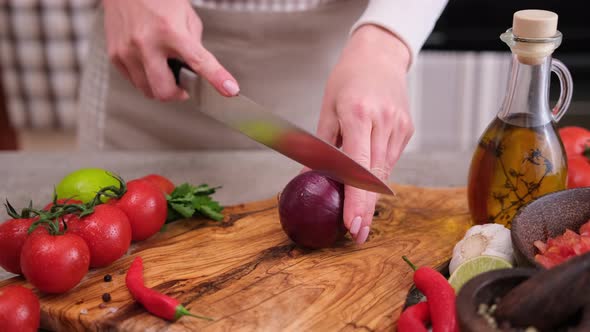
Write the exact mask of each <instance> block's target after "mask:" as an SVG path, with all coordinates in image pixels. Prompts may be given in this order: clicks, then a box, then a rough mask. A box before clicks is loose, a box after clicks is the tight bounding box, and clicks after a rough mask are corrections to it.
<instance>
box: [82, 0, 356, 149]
mask: <svg viewBox="0 0 590 332" xmlns="http://www.w3.org/2000/svg"><path fill="white" fill-rule="evenodd" d="M366 5H367V2H366V1H364V0H340V1H334V2H331V3H329V4H325V5H321V6H320V7H318V8H316V9H313V10H308V11H303V12H295V13H269V12H264V13H257V12H232V11H223V10H211V9H198V10H197V11H198V14H199V16H200V17H201V19H202V21H203V26H204V33H203V44H204V46H205V47H206V48H207V49H209V50H210V51H211V52H212V53H213V54H214V55H215V56H216V57H217V58H218V60H219V61H220V63H221V64H223V65H224V66H225V67H226V68H227V69H228V70H229V71H230V72H231V73H232V74H233V75H234V76H235V77H236V79H237V80H238V82H239V84H240V88H241V92H242V93H243V94H244V95H246V96H248V97H250V98H252V99H254V100H256V101H257V102H259V103H260V104H262V105H264V106H265V107H267V108H268V109H270V110H272V111H274V112H276V113H278V114H280V115H281V116H283V117H285V118H286V119H288V120H291V121H293V122H294V123H296V124H297V125H299V126H300V127H302V128H304V129H306V130H308V131H310V132H315V128H316V125H317V121H318V119H319V112H320V107H321V101H322V97H323V91H324V87H325V82H326V80H327V78H328V76H329V74H330V71H331V69H332V68H333V66H334V65H335V63H336V61H337V60H338V56H339V54H340V51H341V50H342V48H343V47H344V44H345V42H346V40H347V38H348V35H349V31H350V28H351V26H352V24H353V23H354V22H355V21H356V20H357V19H358V17H359V16H360V15H361V14H362V12H363V10H364V9H365V7H366ZM102 19H103V18H102V11H100V12H99V13H98V15H97V21H96V24H95V31H94V34H93V37H92V39H91V40H90V47H89V58H88V60H87V63H86V67H85V70H84V74H83V79H82V86H81V95H80V111H79V144H80V148H82V149H138V150H162V149H165V150H189V149H191V150H194V149H229V148H232V149H248V148H260V147H261V145H260V144H258V143H256V142H253V141H251V140H250V139H249V138H247V137H246V136H243V135H242V134H239V133H237V132H234V131H232V130H231V129H228V128H226V127H224V126H223V125H221V124H220V123H218V122H216V121H215V120H212V119H210V118H208V117H207V116H205V115H203V114H202V113H200V112H199V111H198V110H197V109H196V108H195V105H194V104H193V103H192V102H191V100H189V101H184V102H172V103H170V102H169V103H160V102H157V101H153V100H149V99H147V98H145V97H144V96H143V94H141V93H140V92H139V91H138V90H136V89H135V88H134V87H133V86H132V85H131V84H130V83H129V82H128V81H127V80H125V79H124V78H123V77H122V76H121V75H120V74H119V72H118V71H117V70H116V69H115V68H114V66H112V65H111V64H110V62H109V60H108V58H107V56H106V47H105V42H104V30H103V27H102V24H103V21H102Z"/></svg>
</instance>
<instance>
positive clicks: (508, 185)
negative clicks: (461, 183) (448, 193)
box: [468, 114, 567, 227]
mask: <svg viewBox="0 0 590 332" xmlns="http://www.w3.org/2000/svg"><path fill="white" fill-rule="evenodd" d="M555 147H558V148H555ZM560 147H561V141H560V139H559V137H558V135H557V134H556V130H555V128H554V125H553V123H552V122H549V123H546V124H537V125H536V124H534V123H531V119H530V117H529V116H528V115H519V114H517V115H513V116H510V117H508V118H507V119H504V120H502V119H500V118H499V117H496V119H495V120H494V121H493V122H492V123H491V124H490V125H489V127H488V129H487V130H486V131H485V133H484V135H483V136H482V138H481V139H480V141H479V143H478V145H477V148H476V150H475V154H474V156H473V160H472V164H471V168H470V172H469V183H470V185H469V188H468V196H469V209H470V211H471V214H472V217H473V219H474V220H475V221H476V223H479V224H481V223H499V224H503V225H505V226H507V227H510V222H511V221H512V218H513V217H514V214H515V213H516V211H517V210H518V209H519V208H520V207H522V206H523V205H524V204H526V203H527V202H529V201H531V200H533V199H536V198H538V197H539V196H542V195H544V194H546V193H549V192H552V191H556V190H560V189H563V188H565V186H566V184H567V163H566V158H565V157H564V155H563V154H562V153H561V148H560Z"/></svg>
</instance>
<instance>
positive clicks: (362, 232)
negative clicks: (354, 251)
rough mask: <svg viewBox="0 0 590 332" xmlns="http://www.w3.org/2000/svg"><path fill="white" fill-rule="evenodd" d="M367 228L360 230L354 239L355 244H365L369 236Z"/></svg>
mask: <svg viewBox="0 0 590 332" xmlns="http://www.w3.org/2000/svg"><path fill="white" fill-rule="evenodd" d="M369 231H370V229H369V226H365V227H363V228H361V230H360V231H359V235H358V236H357V237H356V243H357V244H363V243H365V241H367V237H368V236H369Z"/></svg>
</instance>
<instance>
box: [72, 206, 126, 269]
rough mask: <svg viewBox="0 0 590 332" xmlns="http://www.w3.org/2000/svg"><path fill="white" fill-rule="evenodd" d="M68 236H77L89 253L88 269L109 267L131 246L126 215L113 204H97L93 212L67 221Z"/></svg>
mask: <svg viewBox="0 0 590 332" xmlns="http://www.w3.org/2000/svg"><path fill="white" fill-rule="evenodd" d="M67 224H68V233H72V234H76V235H78V236H80V237H81V238H82V239H84V241H86V244H87V245H88V249H89V250H90V267H103V266H107V265H110V264H111V263H113V262H114V261H116V260H117V259H119V258H120V257H121V256H123V255H124V254H125V253H126V252H127V249H129V245H130V244H131V224H130V223H129V218H127V215H126V214H125V213H124V212H123V211H122V210H121V209H119V208H117V207H116V206H113V205H108V204H101V205H97V206H96V207H95V208H94V212H93V213H92V214H90V215H87V216H84V217H82V218H72V220H71V221H69V222H67Z"/></svg>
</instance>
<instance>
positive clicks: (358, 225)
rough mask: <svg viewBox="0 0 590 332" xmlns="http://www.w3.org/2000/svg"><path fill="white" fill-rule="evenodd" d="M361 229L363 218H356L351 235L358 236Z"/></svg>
mask: <svg viewBox="0 0 590 332" xmlns="http://www.w3.org/2000/svg"><path fill="white" fill-rule="evenodd" d="M360 228H361V217H354V219H352V224H350V234H352V235H356V233H358V232H359V229H360Z"/></svg>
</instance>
